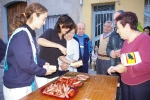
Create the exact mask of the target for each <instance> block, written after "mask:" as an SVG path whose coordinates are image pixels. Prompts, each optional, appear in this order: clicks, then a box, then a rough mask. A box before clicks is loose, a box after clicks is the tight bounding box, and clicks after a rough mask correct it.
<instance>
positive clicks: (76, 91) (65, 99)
mask: <svg viewBox="0 0 150 100" xmlns="http://www.w3.org/2000/svg"><path fill="white" fill-rule="evenodd" d="M52 84H53V83H52ZM48 86H49V85H48ZM48 86H46V87H44V88H42V89H41V93H42V94H44V95H47V96H51V97H55V98H59V99H63V100H70V99H71V98H73V97H74V96H75V95H76V94H77V93H78V91H79V90H78V89H77V88H72V87H71V88H72V89H74V90H75V93H74V95H73V96H72V97H69V98H67V97H65V98H62V97H59V96H56V95H51V94H47V93H43V92H44V90H45V89H46V88H47V87H48Z"/></svg>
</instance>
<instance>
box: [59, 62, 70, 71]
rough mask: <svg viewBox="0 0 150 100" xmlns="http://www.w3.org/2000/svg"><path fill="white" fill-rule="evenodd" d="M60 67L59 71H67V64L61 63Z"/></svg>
mask: <svg viewBox="0 0 150 100" xmlns="http://www.w3.org/2000/svg"><path fill="white" fill-rule="evenodd" d="M60 67H61V69H62V70H64V71H66V70H68V64H67V63H62V64H61V65H60Z"/></svg>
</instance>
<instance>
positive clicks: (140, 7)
mask: <svg viewBox="0 0 150 100" xmlns="http://www.w3.org/2000/svg"><path fill="white" fill-rule="evenodd" d="M116 1H118V0H83V6H82V16H83V18H82V19H83V20H82V21H83V22H85V24H86V33H87V34H88V35H89V37H90V38H91V37H92V7H93V6H94V5H101V4H110V3H114V4H115V11H117V10H120V9H122V10H124V11H133V12H135V13H136V14H137V16H138V19H139V22H141V24H142V25H144V0H119V1H120V3H119V2H116Z"/></svg>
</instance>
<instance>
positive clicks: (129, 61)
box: [108, 12, 150, 100]
mask: <svg viewBox="0 0 150 100" xmlns="http://www.w3.org/2000/svg"><path fill="white" fill-rule="evenodd" d="M116 21H117V32H118V33H119V35H120V36H121V38H122V39H124V40H125V41H124V44H123V47H122V49H121V64H119V65H117V66H111V67H110V68H109V69H108V73H109V74H111V73H114V72H118V73H120V74H121V92H122V93H121V96H122V100H150V60H149V59H150V52H149V50H150V46H149V43H150V38H149V36H148V35H146V34H142V33H141V32H139V31H137V25H138V18H137V16H136V14H135V13H133V12H125V13H123V14H121V15H119V16H118V17H117V18H116Z"/></svg>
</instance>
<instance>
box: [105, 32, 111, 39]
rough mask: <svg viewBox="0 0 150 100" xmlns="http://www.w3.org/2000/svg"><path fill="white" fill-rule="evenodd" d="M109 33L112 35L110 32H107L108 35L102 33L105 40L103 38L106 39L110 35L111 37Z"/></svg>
mask: <svg viewBox="0 0 150 100" xmlns="http://www.w3.org/2000/svg"><path fill="white" fill-rule="evenodd" d="M111 33H112V31H111V32H109V33H108V34H106V33H103V38H104V39H105V38H107V37H108V36H110V35H111Z"/></svg>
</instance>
